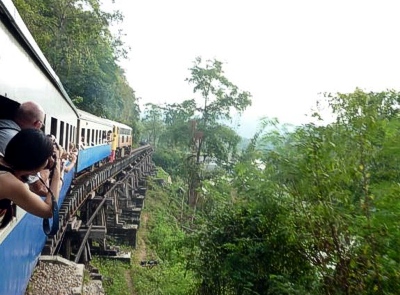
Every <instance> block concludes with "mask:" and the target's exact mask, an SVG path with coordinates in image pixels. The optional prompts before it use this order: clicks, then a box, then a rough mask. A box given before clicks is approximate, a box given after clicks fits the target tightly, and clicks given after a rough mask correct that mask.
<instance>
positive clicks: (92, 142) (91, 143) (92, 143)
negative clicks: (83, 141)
mask: <svg viewBox="0 0 400 295" xmlns="http://www.w3.org/2000/svg"><path fill="white" fill-rule="evenodd" d="M94 143H95V141H94V129H92V141H91V142H90V145H94Z"/></svg>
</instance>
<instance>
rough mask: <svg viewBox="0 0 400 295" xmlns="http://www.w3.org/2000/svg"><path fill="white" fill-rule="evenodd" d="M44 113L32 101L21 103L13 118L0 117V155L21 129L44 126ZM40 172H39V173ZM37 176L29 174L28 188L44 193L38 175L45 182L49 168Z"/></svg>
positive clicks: (44, 188) (45, 189)
mask: <svg viewBox="0 0 400 295" xmlns="http://www.w3.org/2000/svg"><path fill="white" fill-rule="evenodd" d="M44 118H45V113H44V110H43V108H42V107H41V106H40V105H38V104H37V103H35V102H33V101H27V102H24V103H22V104H21V105H20V106H19V108H18V109H17V110H16V112H15V115H14V118H13V120H9V119H0V155H4V152H5V150H6V146H7V144H8V143H9V142H10V140H11V139H12V138H13V137H14V136H15V135H16V134H17V133H18V132H19V131H21V130H23V129H29V128H33V129H38V130H40V129H41V128H42V127H43V126H44ZM39 173H40V174H39ZM39 173H38V175H37V176H30V178H29V180H28V184H29V188H30V190H31V191H32V192H34V193H36V194H38V195H41V196H42V195H46V194H47V188H46V187H45V186H44V185H43V184H42V183H41V182H40V181H39V176H40V177H41V178H42V179H43V180H44V181H45V182H47V180H48V178H49V174H50V172H49V170H48V169H45V170H43V171H41V172H39Z"/></svg>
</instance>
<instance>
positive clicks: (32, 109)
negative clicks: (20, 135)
mask: <svg viewBox="0 0 400 295" xmlns="http://www.w3.org/2000/svg"><path fill="white" fill-rule="evenodd" d="M44 116H45V114H44V110H43V108H42V107H41V106H40V105H38V104H37V103H35V102H33V101H27V102H24V103H22V104H21V105H20V106H19V108H18V110H17V113H16V114H15V119H14V121H15V123H17V124H18V125H19V127H21V129H26V128H36V129H40V128H41V127H42V126H43V122H44Z"/></svg>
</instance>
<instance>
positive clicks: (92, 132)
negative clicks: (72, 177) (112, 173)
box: [77, 110, 113, 172]
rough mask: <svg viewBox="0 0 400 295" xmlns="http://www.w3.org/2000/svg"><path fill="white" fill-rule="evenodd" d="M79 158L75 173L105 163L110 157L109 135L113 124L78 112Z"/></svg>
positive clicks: (86, 113)
mask: <svg viewBox="0 0 400 295" xmlns="http://www.w3.org/2000/svg"><path fill="white" fill-rule="evenodd" d="M78 113H79V122H78V125H79V126H78V129H79V134H80V139H79V156H78V163H77V172H81V171H82V170H84V169H86V168H88V167H92V166H93V165H95V164H96V163H100V162H101V161H107V160H108V157H109V156H110V155H111V134H112V132H113V124H112V122H111V121H110V120H107V119H103V118H99V117H97V116H95V115H92V114H90V113H88V112H85V111H82V110H78Z"/></svg>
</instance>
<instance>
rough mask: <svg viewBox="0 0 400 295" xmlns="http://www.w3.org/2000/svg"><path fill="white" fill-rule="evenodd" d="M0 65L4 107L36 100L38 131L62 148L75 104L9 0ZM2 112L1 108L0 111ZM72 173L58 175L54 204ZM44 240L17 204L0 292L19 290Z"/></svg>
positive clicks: (35, 220)
mask: <svg viewBox="0 0 400 295" xmlns="http://www.w3.org/2000/svg"><path fill="white" fill-rule="evenodd" d="M0 69H1V72H0V100H1V101H2V102H5V101H7V102H12V103H11V104H6V105H7V106H8V107H12V106H15V105H18V103H20V102H22V101H28V100H32V101H35V102H37V103H39V104H41V105H42V106H43V108H44V110H45V112H46V116H47V117H46V119H45V130H44V131H45V132H46V133H52V134H54V135H55V136H56V137H57V138H58V140H59V141H60V143H61V144H62V145H63V146H64V147H66V144H67V142H68V141H69V140H71V139H74V137H76V131H77V119H78V113H77V109H76V108H75V107H74V105H73V103H72V101H71V100H70V98H69V97H68V95H67V94H66V92H65V90H64V88H63V86H62V85H61V83H60V80H59V78H58V77H57V75H56V74H55V73H54V71H53V70H52V68H51V67H50V65H49V63H48V62H47V60H46V59H45V57H44V56H43V54H42V53H41V51H40V50H39V47H38V46H37V44H36V42H35V41H34V39H33V37H32V36H31V34H30V33H29V31H28V29H27V28H26V26H25V24H24V23H23V21H22V20H21V18H20V16H19V14H18V12H17V10H16V8H15V6H14V5H13V3H12V1H11V0H0ZM3 106H4V105H3ZM8 111H9V110H8V109H5V108H4V107H3V109H2V112H1V113H2V114H5V113H7V112H8ZM27 152H29V151H27ZM73 173H74V172H73V171H71V172H70V173H68V174H67V175H64V184H63V187H62V189H61V192H60V197H59V202H58V204H59V205H60V204H62V202H63V200H64V198H65V196H66V192H67V190H68V188H69V186H70V184H71V181H72V178H73ZM45 241H46V236H45V234H44V232H43V229H42V219H41V218H39V217H36V216H33V215H32V214H26V212H25V211H24V210H22V209H20V208H17V212H16V214H15V218H14V219H13V221H12V222H11V223H10V224H8V225H7V226H6V227H5V228H4V229H2V230H0V265H1V266H2V267H1V268H0V294H23V293H24V291H25V288H26V286H27V284H28V282H29V278H30V276H31V274H32V272H33V269H34V267H35V265H36V263H37V260H38V258H39V255H40V253H41V251H42V248H43V246H44V244H45Z"/></svg>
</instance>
